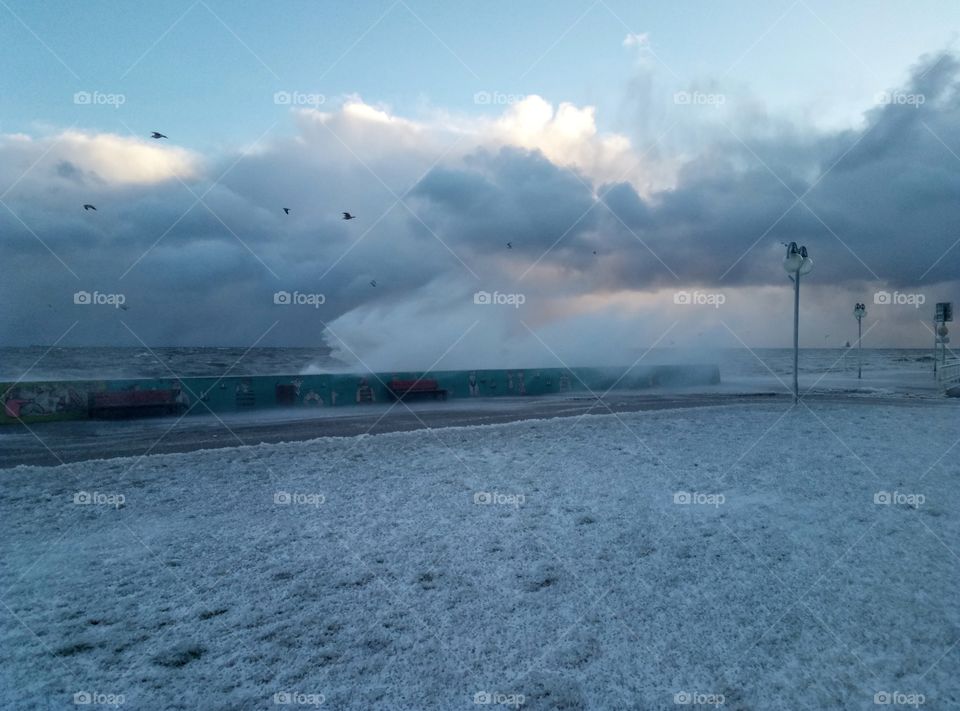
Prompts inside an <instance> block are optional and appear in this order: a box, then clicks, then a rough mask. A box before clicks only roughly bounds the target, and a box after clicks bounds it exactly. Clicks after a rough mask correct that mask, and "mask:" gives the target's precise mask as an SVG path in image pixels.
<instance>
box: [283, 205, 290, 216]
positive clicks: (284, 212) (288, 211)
mask: <svg viewBox="0 0 960 711" xmlns="http://www.w3.org/2000/svg"><path fill="white" fill-rule="evenodd" d="M283 214H284V215H289V214H290V208H289V207H285V208H283Z"/></svg>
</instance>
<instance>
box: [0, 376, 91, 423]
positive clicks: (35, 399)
mask: <svg viewBox="0 0 960 711" xmlns="http://www.w3.org/2000/svg"><path fill="white" fill-rule="evenodd" d="M86 410H87V396H86V393H83V392H80V391H79V390H77V389H76V388H75V387H73V386H72V385H67V384H61V383H34V384H31V385H16V386H14V387H12V388H10V390H8V391H7V392H6V394H5V395H4V396H3V411H4V414H6V416H7V417H30V416H34V415H56V414H60V413H74V412H75V413H78V414H79V413H83V412H86Z"/></svg>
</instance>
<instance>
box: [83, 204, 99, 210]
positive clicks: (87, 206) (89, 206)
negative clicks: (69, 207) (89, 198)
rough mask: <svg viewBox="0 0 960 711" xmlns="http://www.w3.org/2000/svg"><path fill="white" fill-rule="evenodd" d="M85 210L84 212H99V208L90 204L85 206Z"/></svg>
mask: <svg viewBox="0 0 960 711" xmlns="http://www.w3.org/2000/svg"><path fill="white" fill-rule="evenodd" d="M83 209H84V210H93V211H94V212H96V211H97V208H95V207H94V206H93V205H91V204H89V203H87V204H85V205H84V206H83Z"/></svg>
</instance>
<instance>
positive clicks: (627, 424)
mask: <svg viewBox="0 0 960 711" xmlns="http://www.w3.org/2000/svg"><path fill="white" fill-rule="evenodd" d="M957 422H958V419H957V408H956V406H955V403H952V402H948V401H939V402H933V401H930V402H920V401H915V402H904V403H903V404H901V405H886V404H878V403H873V402H869V401H864V402H863V403H855V404H828V403H814V404H812V405H810V406H807V405H803V404H801V405H800V406H798V407H790V406H789V405H786V404H773V403H772V404H770V405H763V406H749V407H748V406H742V405H728V406H723V407H704V408H694V409H685V410H676V411H665V410H659V411H650V412H643V413H632V414H625V415H620V416H611V415H590V416H585V417H581V418H565V419H553V420H544V421H523V422H515V423H511V424H506V425H495V426H486V427H470V428H449V429H439V430H432V431H419V432H404V433H394V434H384V435H377V436H366V437H356V438H343V439H323V440H315V441H312V442H301V443H292V444H283V445H260V446H256V447H241V448H235V449H221V450H206V451H199V452H194V453H190V454H176V455H158V456H150V457H145V458H142V459H113V460H107V461H96V462H85V463H79V464H71V465H66V466H62V467H57V468H36V467H18V468H16V469H12V470H7V471H4V472H0V481H2V487H0V540H2V541H3V543H2V546H3V556H2V561H3V562H2V567H0V594H2V604H0V634H2V638H3V640H4V642H3V644H2V645H0V707H2V708H5V709H19V708H31V709H35V708H36V709H44V708H51V709H63V708H76V707H75V706H74V694H78V693H81V694H83V693H86V694H90V695H94V696H93V699H94V701H97V702H100V703H101V704H105V703H111V702H114V703H116V702H117V701H118V700H122V701H123V702H124V703H123V705H122V706H121V708H136V709H141V708H143V709H167V708H170V709H196V708H204V709H268V708H287V707H296V708H304V707H306V708H311V707H319V708H338V709H340V708H348V709H353V708H356V709H374V708H378V709H379V708H386V709H394V708H404V709H458V708H463V709H477V708H484V707H490V708H494V707H496V708H501V707H502V706H503V705H510V704H513V705H517V704H519V703H520V702H521V701H522V702H523V703H522V705H521V706H520V708H523V709H547V708H556V709H579V708H597V709H600V708H603V709H608V708H609V709H653V708H680V707H681V706H680V705H678V702H679V703H683V702H686V701H689V700H692V701H695V702H698V703H699V705H697V706H696V708H703V707H704V706H703V705H704V704H717V703H720V702H722V706H720V708H725V709H763V710H766V709H798V708H847V709H874V708H877V706H876V704H875V703H874V698H875V695H876V694H878V693H880V694H882V693H891V694H893V693H894V692H896V693H898V694H900V696H897V697H895V698H897V699H899V700H900V701H901V702H904V701H909V700H910V699H912V700H914V701H918V700H919V698H920V697H919V696H914V697H911V696H909V695H910V694H916V695H920V694H922V695H923V696H922V698H923V700H924V701H925V703H924V707H925V708H957V707H958V705H960V678H958V675H957V673H956V672H957V664H958V660H960V646H957V644H958V641H960V598H958V596H957V594H956V591H957V583H958V582H960V580H958V574H957V570H958V566H957V564H958V562H960V558H958V556H957V554H956V552H955V551H956V550H957V543H958V537H960V525H958V514H957V493H958V492H957V475H958V473H960V466H958V460H957V451H958V447H957V428H956V425H957ZM78 492H86V494H87V496H86V497H85V500H91V501H92V503H86V504H80V503H74V498H75V496H77V494H78ZM883 492H886V494H884V493H883ZM875 497H876V498H877V500H879V501H886V500H887V499H890V500H891V502H892V503H875ZM907 497H913V498H907ZM920 497H923V498H922V499H921V498H920ZM82 500H83V499H82ZM687 500H689V501H691V503H682V502H683V501H687ZM278 502H279V503H278ZM678 502H681V503H678ZM78 699H79V700H81V701H82V700H84V697H82V696H81V697H78ZM691 706H693V705H692V704H691Z"/></svg>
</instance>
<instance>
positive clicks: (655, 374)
mask: <svg viewBox="0 0 960 711" xmlns="http://www.w3.org/2000/svg"><path fill="white" fill-rule="evenodd" d="M394 378H397V379H400V380H415V379H417V378H429V379H432V380H436V381H438V386H439V387H440V388H443V389H445V390H447V397H448V398H451V399H453V398H457V399H461V398H478V397H504V396H513V397H523V396H534V395H551V394H562V393H576V392H582V393H589V392H591V391H593V392H596V393H602V392H604V391H606V390H608V389H610V388H613V387H615V388H616V389H618V390H638V389H645V388H651V387H682V386H688V385H709V384H714V383H719V382H720V371H719V369H718V368H717V366H714V365H678V366H666V365H656V366H635V367H633V368H630V369H626V368H573V369H567V368H531V369H526V370H448V371H437V372H434V373H429V374H426V375H424V374H423V373H417V372H395V373H368V374H327V375H258V376H228V377H222V378H213V377H195V378H166V379H133V380H83V381H49V382H30V383H5V384H3V383H0V393H4V394H3V396H2V398H0V400H2V405H3V407H2V408H0V424H10V423H16V422H20V421H23V422H27V423H30V422H42V421H48V420H66V419H86V418H87V417H89V401H90V395H91V393H97V392H105V391H109V392H116V391H125V390H140V391H144V390H175V391H178V396H177V399H178V401H179V402H180V403H182V404H183V405H184V406H185V407H187V408H188V409H189V412H190V413H192V414H203V413H206V412H209V411H211V410H212V411H213V412H218V413H220V412H236V411H242V410H250V409H258V408H277V407H295V408H309V407H334V406H343V405H358V404H361V405H362V404H367V403H369V402H388V401H392V400H393V397H392V395H391V393H390V391H389V390H388V389H387V383H389V382H390V381H391V380H392V379H394Z"/></svg>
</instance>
